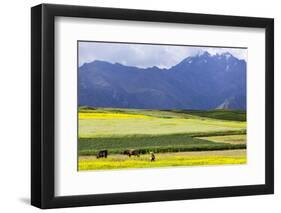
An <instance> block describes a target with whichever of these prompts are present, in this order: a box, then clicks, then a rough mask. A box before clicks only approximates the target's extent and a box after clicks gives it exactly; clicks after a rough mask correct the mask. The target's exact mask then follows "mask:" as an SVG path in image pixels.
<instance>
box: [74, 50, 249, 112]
mask: <svg viewBox="0 0 281 213" xmlns="http://www.w3.org/2000/svg"><path fill="white" fill-rule="evenodd" d="M160 57H161V56H160ZM78 101H79V105H80V106H82V105H86V106H92V107H112V108H138V109H201V110H205V109H216V108H218V109H246V62H245V61H244V60H239V59H237V58H235V57H234V56H233V55H231V54H230V53H224V54H221V55H218V54H217V55H210V54H209V53H207V52H205V53H203V54H201V55H196V56H193V57H188V58H186V59H184V60H183V61H181V62H180V63H179V64H177V65H175V66H173V67H171V68H170V69H159V68H158V67H151V68H146V69H141V68H137V67H129V66H124V65H121V64H118V63H116V64H112V63H108V62H105V61H93V62H91V63H85V64H84V65H82V66H81V67H80V68H79V100H78Z"/></svg>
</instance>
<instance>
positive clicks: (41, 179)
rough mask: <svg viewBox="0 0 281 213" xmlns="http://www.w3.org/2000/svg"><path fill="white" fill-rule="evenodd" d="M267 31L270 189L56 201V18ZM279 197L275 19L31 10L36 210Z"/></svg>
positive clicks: (249, 187) (84, 9)
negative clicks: (276, 194)
mask: <svg viewBox="0 0 281 213" xmlns="http://www.w3.org/2000/svg"><path fill="white" fill-rule="evenodd" d="M58 16H63V17H81V18H100V19H112V20H114V19H115V20H131V21H145V22H162V23H182V24H200V25H216V26H237V27H251V28H263V29H265V32H266V41H265V43H266V48H265V51H266V52H265V61H266V64H265V76H266V78H265V83H266V97H265V98H266V112H265V113H266V124H265V125H266V128H265V131H266V136H265V161H266V162H265V184H262V185H246V186H225V187H214V188H198V189H177V190H163V191H145V192H130V193H112V194H93V195H78V196H77V195H73V196H60V197H56V196H55V195H54V189H55V181H54V180H55V179H54V178H55V170H54V167H55V165H54V164H55V161H54V157H55V156H54V153H55V152H54V150H55V146H54V145H55V144H54V143H55V140H54V139H55V137H54V136H55V135H54V133H55V108H54V106H55V99H54V97H55V85H54V78H55V75H54V72H55V69H54V65H55V64H54V60H55V52H54V50H55V46H54V45H55V44H54V21H55V17H58ZM272 193H274V20H273V19H271V18H256V17H240V16H224V15H208V14H194V13H179V12H164V11H148V10H131V9H113V8H102V7H86V6H67V5H53V4H41V5H38V6H35V7H32V8H31V204H32V205H34V206H36V207H39V208H42V209H47V208H60V207H76V206H91V205H106V204H122V203H139V202H155V201H169V200H183V199H197V198H218V197H228V196H246V195H260V194H272Z"/></svg>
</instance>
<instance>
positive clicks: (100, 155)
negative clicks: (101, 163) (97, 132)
mask: <svg viewBox="0 0 281 213" xmlns="http://www.w3.org/2000/svg"><path fill="white" fill-rule="evenodd" d="M107 155H108V151H107V150H101V151H99V152H98V153H97V158H107Z"/></svg>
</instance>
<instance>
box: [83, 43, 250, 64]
mask: <svg viewBox="0 0 281 213" xmlns="http://www.w3.org/2000/svg"><path fill="white" fill-rule="evenodd" d="M78 48H79V49H78V50H79V52H78V54H79V66H82V65H83V64H84V63H89V62H92V61H94V60H102V61H107V62H111V63H120V64H123V65H126V66H135V67H140V68H147V67H153V66H157V67H159V68H170V67H172V66H174V65H176V64H178V63H179V62H181V61H182V60H183V59H185V58H187V57H189V56H194V55H197V54H202V53H203V52H205V51H207V52H209V53H210V54H211V55H214V54H221V53H225V52H229V53H231V54H232V55H233V56H235V57H236V58H238V59H244V60H245V61H247V49H240V48H221V47H220V48H217V47H216V48H214V47H193V46H174V45H173V46H171V45H149V44H128V43H104V42H79V43H78Z"/></svg>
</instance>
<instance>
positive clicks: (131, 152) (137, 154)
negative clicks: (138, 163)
mask: <svg viewBox="0 0 281 213" xmlns="http://www.w3.org/2000/svg"><path fill="white" fill-rule="evenodd" d="M123 154H124V155H128V156H129V157H131V156H132V155H135V156H138V157H139V156H140V151H139V150H135V149H131V150H125V151H124V152H123Z"/></svg>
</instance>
